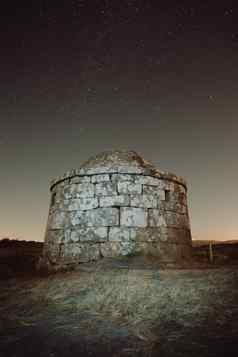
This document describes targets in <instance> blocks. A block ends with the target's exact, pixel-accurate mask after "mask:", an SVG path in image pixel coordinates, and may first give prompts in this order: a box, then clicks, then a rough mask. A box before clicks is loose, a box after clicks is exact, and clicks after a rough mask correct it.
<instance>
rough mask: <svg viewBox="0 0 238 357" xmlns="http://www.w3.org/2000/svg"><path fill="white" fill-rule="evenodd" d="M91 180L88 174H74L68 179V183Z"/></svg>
mask: <svg viewBox="0 0 238 357" xmlns="http://www.w3.org/2000/svg"><path fill="white" fill-rule="evenodd" d="M85 182H91V177H90V176H74V177H71V179H70V184H73V183H85Z"/></svg>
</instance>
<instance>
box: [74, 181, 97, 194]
mask: <svg viewBox="0 0 238 357" xmlns="http://www.w3.org/2000/svg"><path fill="white" fill-rule="evenodd" d="M76 190H77V191H76V192H77V193H76V196H77V197H93V196H94V193H95V192H94V184H93V183H87V182H85V183H79V184H78V185H77V189H76Z"/></svg>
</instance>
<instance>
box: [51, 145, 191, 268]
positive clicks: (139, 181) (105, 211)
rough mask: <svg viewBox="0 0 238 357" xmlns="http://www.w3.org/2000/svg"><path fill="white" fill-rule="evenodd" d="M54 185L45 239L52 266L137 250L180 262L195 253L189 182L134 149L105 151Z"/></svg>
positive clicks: (68, 173) (166, 260)
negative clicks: (190, 222)
mask: <svg viewBox="0 0 238 357" xmlns="http://www.w3.org/2000/svg"><path fill="white" fill-rule="evenodd" d="M50 190H51V203H50V209H49V217H48V223H47V228H46V235H45V243H44V260H45V261H47V263H48V264H50V265H55V266H56V267H57V266H64V265H67V264H77V263H81V262H88V261H92V260H98V259H100V258H102V257H115V256H119V255H136V254H143V255H146V254H149V255H153V256H156V257H158V259H159V260H161V261H163V262H176V261H180V260H181V259H184V258H185V259H186V258H188V257H189V256H190V254H191V233H190V224H189V215H188V206H187V186H186V183H185V181H184V180H183V179H182V178H181V177H178V176H176V175H174V174H171V173H168V172H162V171H160V170H158V169H156V168H155V167H154V166H153V165H152V164H151V163H149V162H147V161H145V160H144V159H143V158H142V157H140V156H139V155H138V154H137V153H136V152H134V151H110V152H103V153H101V154H99V155H97V156H95V157H93V158H91V159H89V160H88V161H87V162H85V163H84V164H83V165H82V166H81V167H80V168H79V169H76V170H71V171H69V172H67V173H66V174H65V175H63V176H62V177H59V178H57V179H56V180H54V181H53V182H52V183H51V187H50Z"/></svg>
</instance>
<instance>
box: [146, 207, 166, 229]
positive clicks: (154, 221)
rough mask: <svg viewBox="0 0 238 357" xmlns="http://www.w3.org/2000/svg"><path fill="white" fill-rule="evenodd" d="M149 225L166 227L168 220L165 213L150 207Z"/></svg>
mask: <svg viewBox="0 0 238 357" xmlns="http://www.w3.org/2000/svg"><path fill="white" fill-rule="evenodd" d="M148 225H149V226H150V227H163V226H164V227H166V226H167V222H166V220H165V217H164V214H163V213H162V211H161V210H159V209H149V214H148Z"/></svg>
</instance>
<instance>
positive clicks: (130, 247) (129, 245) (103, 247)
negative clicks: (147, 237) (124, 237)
mask: <svg viewBox="0 0 238 357" xmlns="http://www.w3.org/2000/svg"><path fill="white" fill-rule="evenodd" d="M100 251H101V255H102V256H103V257H108V258H109V257H110V258H114V257H117V256H120V255H124V256H126V255H129V254H131V253H133V252H134V251H135V243H134V242H127V241H124V242H106V243H101V244H100Z"/></svg>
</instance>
